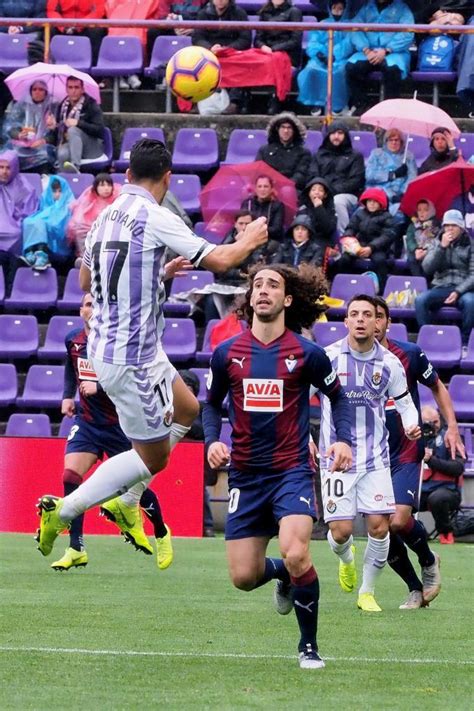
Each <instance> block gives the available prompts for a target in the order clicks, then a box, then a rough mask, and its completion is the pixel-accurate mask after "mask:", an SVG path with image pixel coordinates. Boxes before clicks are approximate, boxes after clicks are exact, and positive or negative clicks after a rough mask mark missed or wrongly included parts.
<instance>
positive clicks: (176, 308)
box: [164, 270, 214, 316]
mask: <svg viewBox="0 0 474 711" xmlns="http://www.w3.org/2000/svg"><path fill="white" fill-rule="evenodd" d="M213 283H214V274H212V272H205V271H197V270H196V271H190V272H187V273H186V274H184V275H183V276H181V277H175V278H174V279H173V283H172V285H171V291H170V297H173V296H175V295H176V294H180V293H182V292H184V291H190V290H191V289H202V288H204V287H205V286H207V285H208V284H213ZM190 311H191V304H190V303H189V302H188V301H178V302H174V303H172V302H169V301H166V302H165V304H164V313H165V314H166V315H167V316H168V315H173V316H187V315H188V314H189V312H190Z"/></svg>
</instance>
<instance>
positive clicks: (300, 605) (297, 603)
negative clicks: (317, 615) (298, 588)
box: [293, 600, 314, 612]
mask: <svg viewBox="0 0 474 711" xmlns="http://www.w3.org/2000/svg"><path fill="white" fill-rule="evenodd" d="M293 604H294V605H295V607H302V608H303V610H307V612H313V611H312V609H311V608H312V606H313V605H314V600H313V602H309V603H308V604H307V605H303V604H302V603H301V602H299V601H298V600H295V601H294V602H293Z"/></svg>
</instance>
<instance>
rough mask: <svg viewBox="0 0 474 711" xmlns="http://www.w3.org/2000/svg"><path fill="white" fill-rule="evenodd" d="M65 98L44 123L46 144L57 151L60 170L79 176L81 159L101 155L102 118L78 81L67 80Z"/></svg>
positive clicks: (73, 78) (96, 104)
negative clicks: (46, 129)
mask: <svg viewBox="0 0 474 711" xmlns="http://www.w3.org/2000/svg"><path fill="white" fill-rule="evenodd" d="M66 94H67V95H66V98H65V99H63V101H62V102H61V103H60V104H59V106H58V109H57V111H56V116H53V115H51V114H50V115H49V116H48V117H47V119H46V125H47V127H48V129H49V132H48V134H47V141H48V142H49V143H52V144H53V145H55V146H56V147H57V152H58V164H59V169H60V170H66V171H67V170H74V171H76V172H78V173H79V171H80V167H81V160H82V159H83V158H98V157H99V156H100V155H102V153H103V151H104V141H103V139H102V136H103V135H104V117H103V115H102V109H101V108H100V106H99V104H98V103H97V102H96V101H95V99H92V98H91V97H90V96H88V95H87V94H86V93H85V92H84V83H83V82H82V81H81V80H80V79H76V77H68V78H67V80H66Z"/></svg>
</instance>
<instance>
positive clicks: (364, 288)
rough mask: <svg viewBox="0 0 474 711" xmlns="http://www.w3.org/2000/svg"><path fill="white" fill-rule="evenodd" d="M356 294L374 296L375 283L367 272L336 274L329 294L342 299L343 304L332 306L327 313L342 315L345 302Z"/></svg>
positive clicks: (344, 311) (344, 309) (344, 310)
mask: <svg viewBox="0 0 474 711" xmlns="http://www.w3.org/2000/svg"><path fill="white" fill-rule="evenodd" d="M356 294H368V295H370V296H375V284H374V282H373V280H372V279H371V278H370V276H368V275H367V274H336V276H335V277H334V280H333V282H332V286H331V294H330V295H331V296H332V297H333V298H335V299H342V300H343V301H344V305H343V306H332V307H331V308H330V309H329V312H328V313H329V314H331V315H333V314H339V315H341V316H342V315H344V314H345V313H346V308H347V306H346V304H347V302H348V301H349V299H350V298H351V297H352V296H354V295H356Z"/></svg>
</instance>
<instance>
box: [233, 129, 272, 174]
mask: <svg viewBox="0 0 474 711" xmlns="http://www.w3.org/2000/svg"><path fill="white" fill-rule="evenodd" d="M266 142H267V132H266V131H265V130H264V129H263V128H257V129H248V128H234V130H233V131H231V133H230V136H229V142H228V143H227V152H226V156H225V160H224V161H223V164H224V165H225V164H227V165H235V164H236V163H251V162H252V161H254V160H255V157H256V155H257V151H258V149H259V148H260V146H263V145H264V144H265V143H266Z"/></svg>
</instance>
